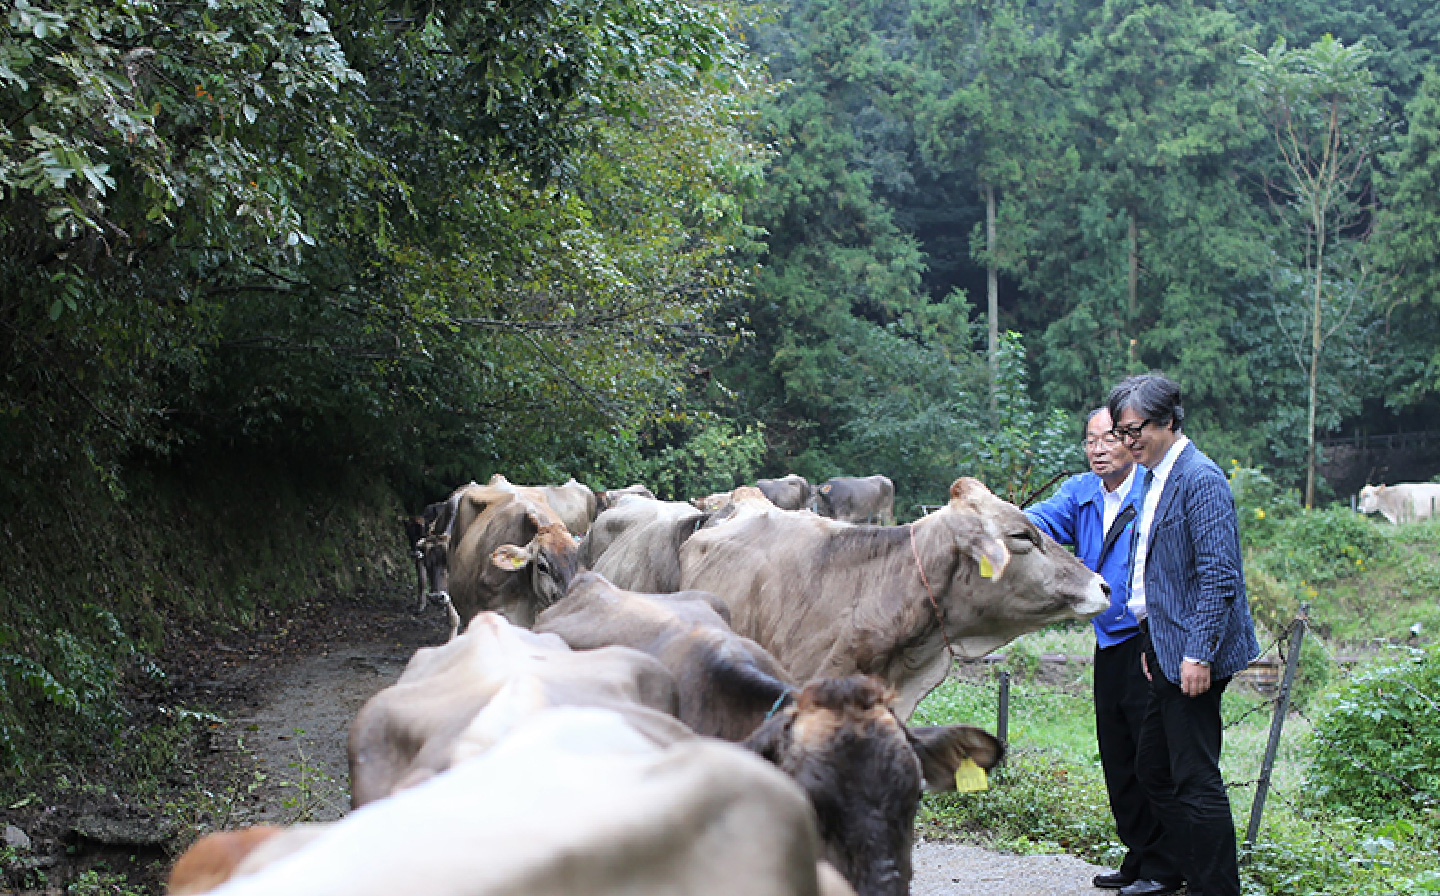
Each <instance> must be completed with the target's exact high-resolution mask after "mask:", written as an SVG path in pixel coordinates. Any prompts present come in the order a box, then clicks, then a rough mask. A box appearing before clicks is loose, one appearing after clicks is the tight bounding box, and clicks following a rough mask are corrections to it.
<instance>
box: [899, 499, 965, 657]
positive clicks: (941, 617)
mask: <svg viewBox="0 0 1440 896" xmlns="http://www.w3.org/2000/svg"><path fill="white" fill-rule="evenodd" d="M908 528H909V529H910V553H912V554H914V555H915V568H916V569H918V570H919V571H920V581H921V582H922V583H923V584H924V585H925V596H926V597H928V598H930V609H931V610H934V611H935V622H936V623H938V624H939V626H940V637H942V638H944V639H945V649H946V650H948V651H950V660H951V662H952V663H958V662H960V656H959V654H957V653H956V652H955V645H953V644H951V643H950V635H949V634H948V633H947V632H946V631H945V614H944V613H942V612H940V605H939V604H938V603H936V602H935V592H934V591H933V590H932V589H931V588H930V579H929V577H928V576H926V575H925V564H923V563H921V562H920V549H919V548H918V547H916V546H915V524H914V523H911V524H910V525H909V527H908Z"/></svg>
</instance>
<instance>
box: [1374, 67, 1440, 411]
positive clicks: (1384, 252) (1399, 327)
mask: <svg viewBox="0 0 1440 896" xmlns="http://www.w3.org/2000/svg"><path fill="white" fill-rule="evenodd" d="M1406 119H1407V128H1406V132H1405V134H1404V135H1403V136H1401V137H1400V138H1399V141H1398V146H1397V147H1396V149H1395V151H1394V152H1393V153H1389V154H1387V155H1386V156H1384V157H1383V159H1382V167H1383V177H1382V180H1381V189H1382V190H1383V195H1384V196H1385V208H1384V210H1383V211H1382V212H1381V216H1380V220H1379V223H1378V224H1377V227H1376V235H1377V238H1378V239H1377V243H1378V246H1377V249H1378V251H1377V256H1378V265H1379V267H1380V271H1381V277H1382V281H1383V283H1384V295H1385V305H1386V307H1387V309H1388V310H1389V312H1390V313H1389V315H1388V317H1389V319H1390V320H1391V322H1392V326H1391V327H1390V334H1389V335H1390V341H1391V342H1392V344H1394V345H1395V346H1396V349H1397V350H1396V353H1395V354H1394V355H1393V356H1392V357H1391V358H1390V359H1389V361H1390V371H1391V372H1390V376H1389V378H1388V379H1389V382H1388V388H1387V389H1386V395H1387V399H1388V401H1389V402H1390V403H1391V404H1394V405H1401V406H1403V405H1410V404H1414V403H1417V402H1419V401H1421V400H1422V399H1424V398H1426V397H1428V396H1433V395H1435V394H1437V393H1440V347H1437V346H1436V344H1435V338H1434V334H1435V332H1436V328H1437V325H1440V72H1437V71H1436V70H1434V69H1432V70H1431V71H1430V72H1429V73H1428V74H1427V75H1426V77H1425V80H1424V83H1423V84H1422V85H1421V87H1420V91H1419V93H1417V94H1416V96H1415V98H1414V99H1413V100H1412V101H1411V102H1410V104H1409V106H1408V107H1407V108H1406Z"/></svg>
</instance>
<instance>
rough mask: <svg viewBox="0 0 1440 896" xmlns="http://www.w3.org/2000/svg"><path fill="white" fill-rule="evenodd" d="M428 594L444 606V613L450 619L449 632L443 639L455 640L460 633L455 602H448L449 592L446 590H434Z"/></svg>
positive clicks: (458, 615) (458, 616)
mask: <svg viewBox="0 0 1440 896" xmlns="http://www.w3.org/2000/svg"><path fill="white" fill-rule="evenodd" d="M430 596H431V597H433V598H435V602H436V603H439V604H441V605H443V606H444V607H445V615H446V616H447V617H448V618H449V619H450V634H449V635H448V636H447V637H446V638H445V640H446V641H453V640H455V636H456V635H458V634H460V614H459V613H457V612H455V604H453V603H451V602H450V593H449V592H448V591H436V592H435V593H434V594H432V595H430Z"/></svg>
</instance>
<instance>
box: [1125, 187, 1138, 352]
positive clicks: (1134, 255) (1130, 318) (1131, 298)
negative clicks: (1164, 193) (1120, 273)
mask: <svg viewBox="0 0 1440 896" xmlns="http://www.w3.org/2000/svg"><path fill="white" fill-rule="evenodd" d="M1126 287H1127V289H1128V291H1127V292H1126V295H1125V299H1126V305H1125V312H1126V315H1127V316H1126V320H1125V326H1126V329H1128V330H1129V331H1130V332H1131V333H1134V332H1136V330H1137V329H1138V328H1137V327H1136V323H1135V322H1136V320H1138V319H1139V317H1140V228H1139V227H1137V226H1136V224H1135V212H1134V211H1133V210H1132V211H1131V212H1130V279H1129V282H1128V283H1127V284H1126ZM1129 360H1130V364H1131V366H1132V367H1133V366H1134V364H1135V340H1134V339H1131V340H1130V354H1129Z"/></svg>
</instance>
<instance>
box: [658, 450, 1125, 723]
mask: <svg viewBox="0 0 1440 896" xmlns="http://www.w3.org/2000/svg"><path fill="white" fill-rule="evenodd" d="M680 567H681V576H680V585H681V587H682V588H684V589H689V590H699V591H711V592H714V593H715V594H718V595H719V596H720V597H721V599H723V600H724V601H725V603H726V604H727V605H729V607H730V613H731V624H732V625H733V627H734V629H735V631H736V632H738V633H740V634H742V635H745V636H746V637H748V638H753V639H754V640H756V641H758V642H759V643H760V644H761V645H763V646H764V647H765V648H766V649H767V650H769V651H770V653H771V654H773V655H774V657H775V658H776V659H777V660H779V661H780V663H781V665H783V666H784V667H785V668H786V669H787V670H789V672H790V674H791V675H793V676H795V677H796V678H797V679H801V680H804V679H808V678H821V677H825V678H833V677H839V676H843V675H849V674H852V673H855V672H862V673H866V674H870V675H876V676H879V677H880V678H882V679H884V680H885V681H886V682H888V683H889V685H890V686H891V687H893V688H894V689H895V690H896V691H897V692H898V693H899V697H898V702H897V703H896V704H895V708H896V711H897V712H898V713H899V714H900V717H901V718H902V719H905V718H909V716H910V713H911V712H913V711H914V709H915V704H917V703H918V702H920V698H922V697H924V696H925V694H927V693H929V692H930V690H931V689H932V688H934V687H935V685H937V684H939V683H940V682H941V681H942V680H943V679H944V677H945V674H946V672H947V671H948V670H949V668H950V657H949V655H948V654H947V652H946V638H947V637H948V639H949V643H950V644H952V645H953V646H954V647H955V649H956V650H957V651H958V652H959V654H960V656H962V657H969V658H975V657H981V656H984V655H985V654H987V653H989V652H990V651H992V650H994V649H995V648H997V647H1000V646H1001V645H1003V644H1005V643H1007V642H1009V641H1011V640H1012V639H1014V638H1016V637H1018V636H1020V635H1022V634H1024V633H1026V632H1030V631H1035V630H1036V629H1039V628H1042V627H1044V626H1046V625H1048V624H1050V623H1052V622H1057V621H1060V620H1065V619H1088V618H1089V617H1091V616H1094V615H1095V614H1096V613H1099V612H1101V611H1103V610H1105V609H1106V608H1108V607H1109V606H1110V603H1109V590H1110V589H1109V586H1108V585H1106V584H1105V582H1104V580H1103V579H1101V578H1100V576H1098V575H1096V574H1095V573H1093V572H1091V571H1090V570H1088V569H1086V568H1085V566H1084V565H1083V564H1081V563H1080V561H1079V560H1077V559H1075V557H1074V556H1073V555H1071V554H1070V553H1069V552H1068V551H1066V550H1065V549H1064V548H1062V547H1060V546H1059V545H1057V544H1056V543H1055V542H1054V540H1052V539H1051V538H1050V537H1049V536H1047V535H1044V534H1043V533H1041V532H1040V530H1038V529H1036V528H1035V525H1034V524H1033V523H1031V522H1030V520H1029V519H1028V518H1027V517H1026V516H1025V514H1024V513H1022V512H1021V511H1020V509H1019V508H1017V507H1016V506H1015V505H1013V504H1010V503H1007V502H1005V501H1002V500H1000V499H999V498H997V497H995V496H994V495H992V494H991V493H990V491H989V489H987V488H985V486H984V485H982V484H981V483H980V482H979V481H978V480H975V479H970V478H961V479H957V480H955V482H954V484H953V485H951V487H950V503H949V504H948V505H946V506H945V507H943V508H941V509H940V510H937V511H936V512H934V513H932V514H930V515H929V516H927V517H925V518H923V519H921V520H918V521H916V522H915V523H914V524H912V525H910V526H903V527H897V526H856V525H851V524H848V523H840V522H837V521H835V520H830V519H826V518H824V517H819V516H814V515H810V514H800V513H787V512H785V511H771V512H769V513H763V514H758V515H755V516H751V517H749V518H746V519H742V520H737V521H734V522H731V523H729V524H727V525H724V526H717V527H715V528H710V529H703V530H701V531H700V532H697V533H696V534H695V535H694V536H693V537H691V538H690V539H689V540H688V541H687V542H686V543H685V546H684V547H683V548H681V550H680ZM942 621H943V626H944V628H943V632H944V634H943V635H942V628H941V623H942Z"/></svg>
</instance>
